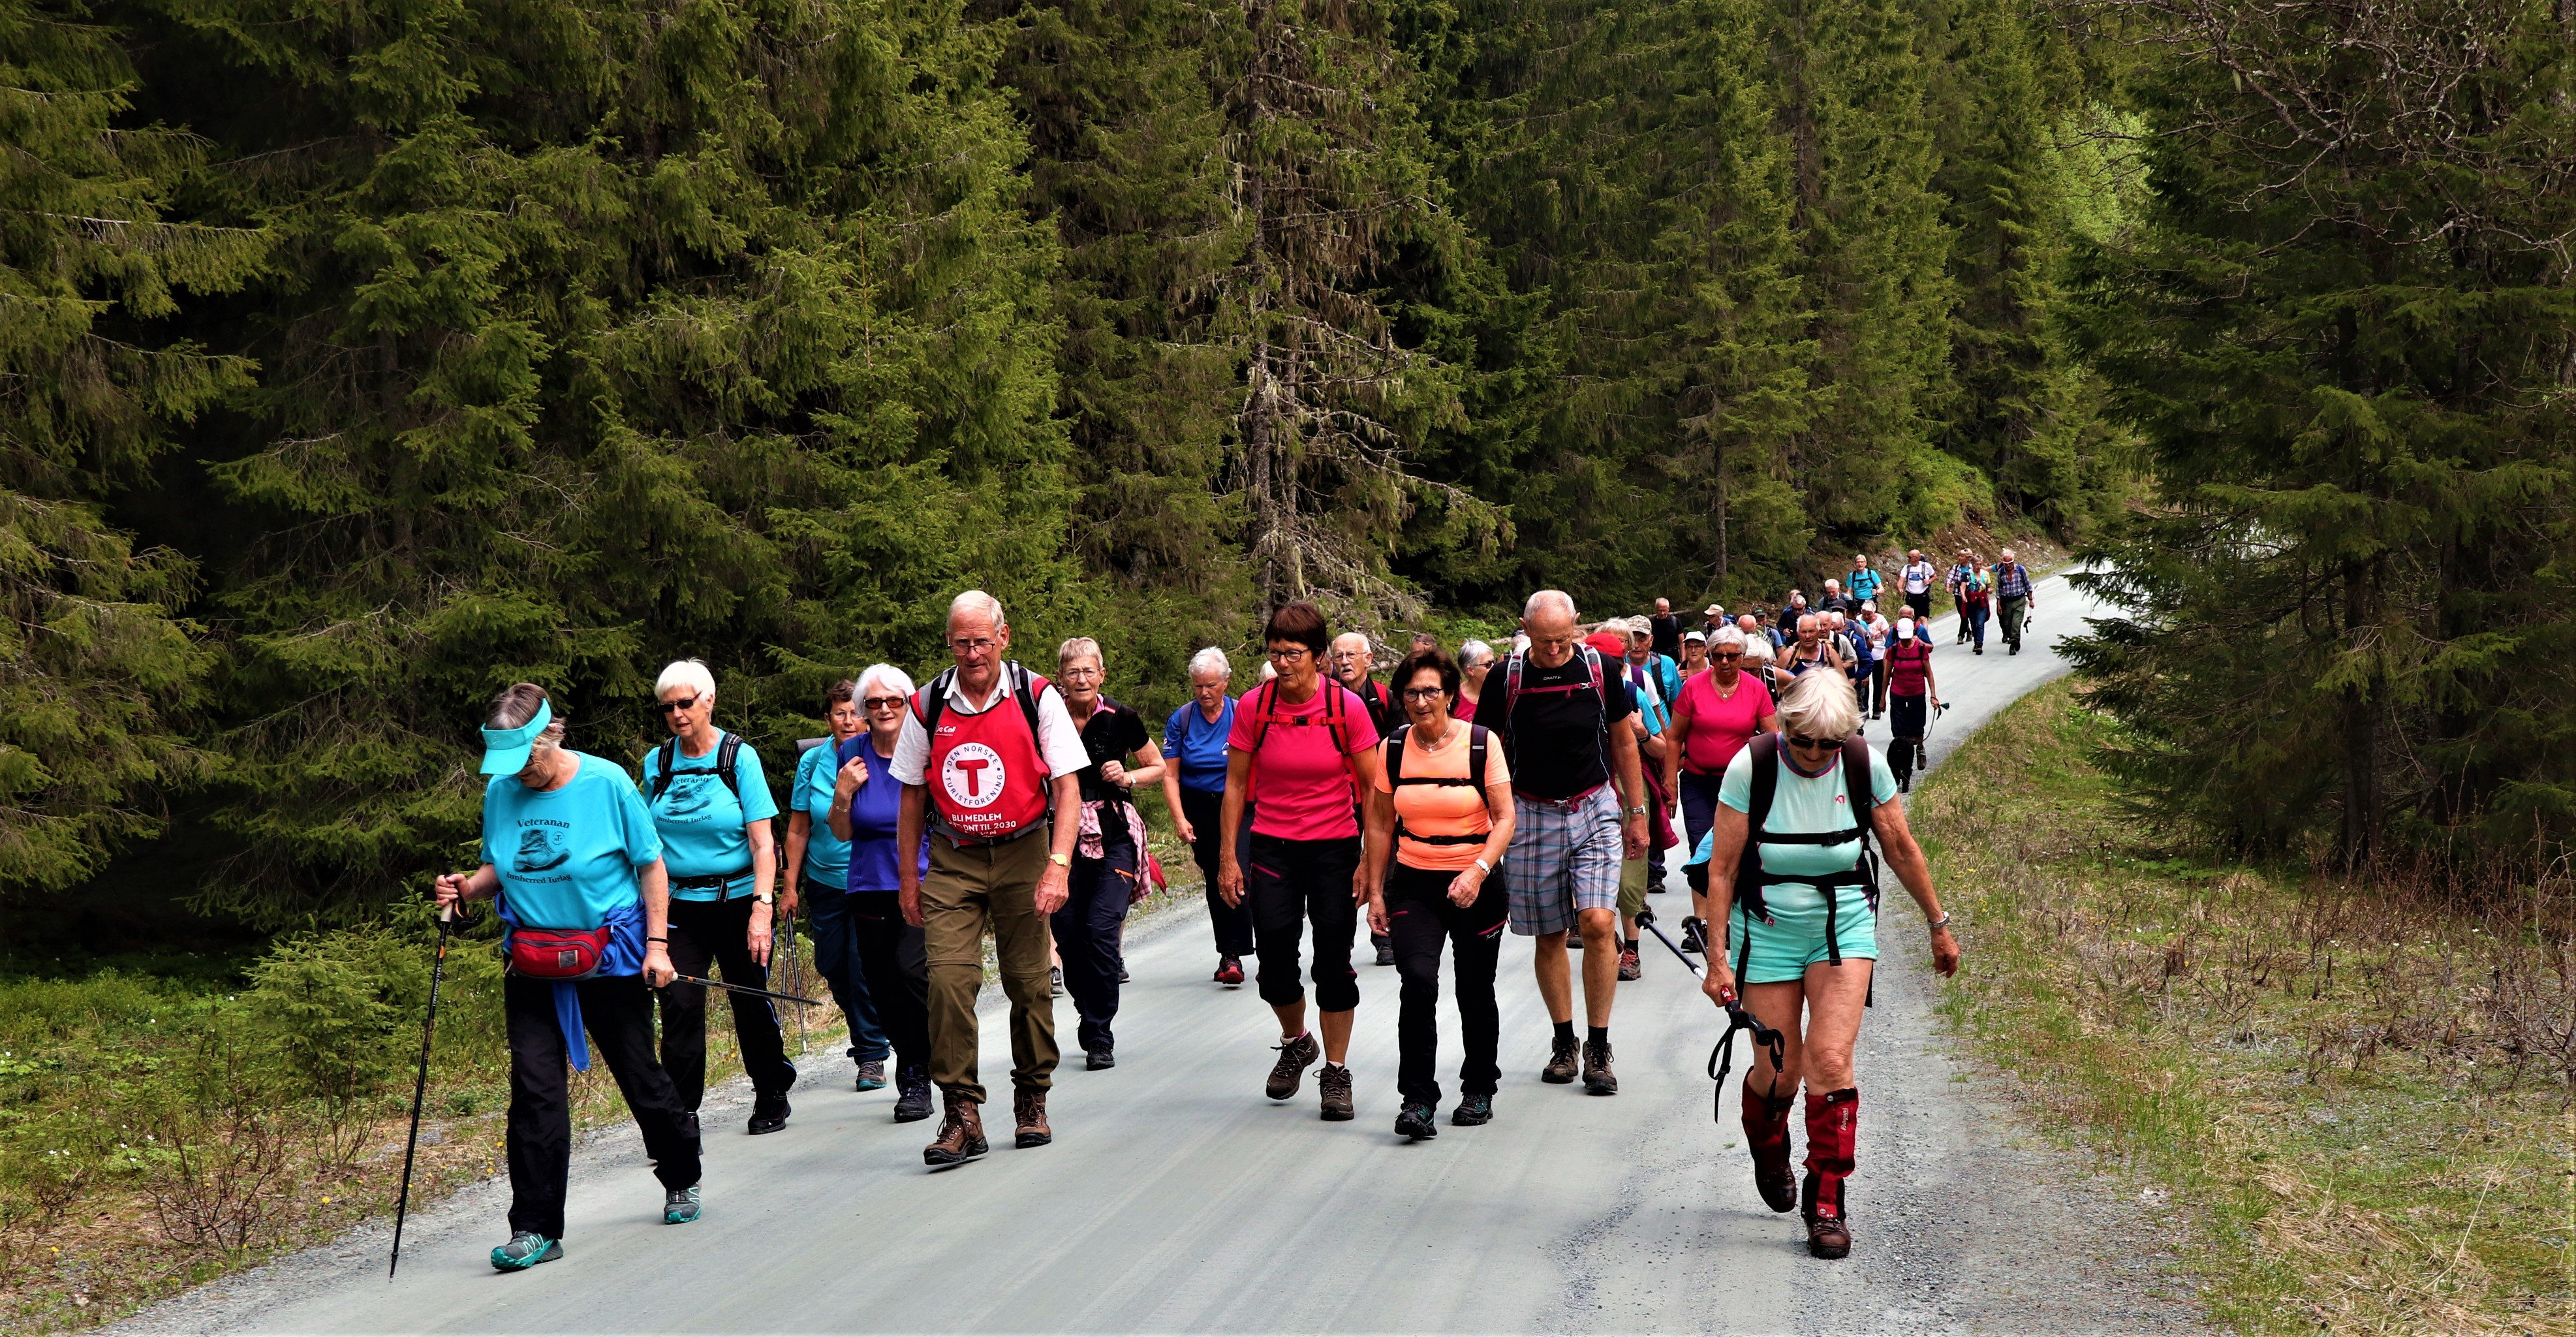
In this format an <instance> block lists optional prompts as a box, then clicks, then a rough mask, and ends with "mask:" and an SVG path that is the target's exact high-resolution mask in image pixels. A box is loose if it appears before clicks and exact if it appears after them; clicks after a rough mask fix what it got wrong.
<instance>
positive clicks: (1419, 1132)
mask: <svg viewBox="0 0 2576 1337" xmlns="http://www.w3.org/2000/svg"><path fill="white" fill-rule="evenodd" d="M1325 1071H1327V1072H1329V1071H1331V1069H1329V1068H1328V1069H1326V1070H1325ZM1328 1117H1329V1116H1328ZM1439 1117H1440V1111H1438V1110H1435V1109H1433V1108H1431V1107H1430V1106H1429V1105H1422V1104H1416V1103H1415V1102H1413V1101H1410V1100H1408V1101H1406V1102H1404V1108H1403V1109H1400V1110H1397V1111H1396V1112H1395V1135H1396V1136H1397V1137H1409V1138H1412V1139H1413V1140H1414V1141H1416V1142H1419V1141H1421V1140H1422V1139H1424V1138H1426V1137H1438V1136H1440V1122H1439Z"/></svg>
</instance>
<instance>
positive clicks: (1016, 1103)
mask: <svg viewBox="0 0 2576 1337" xmlns="http://www.w3.org/2000/svg"><path fill="white" fill-rule="evenodd" d="M1011 1122H1013V1123H1015V1124H1017V1125H1019V1127H1018V1129H1017V1130H1016V1132H1015V1133H1014V1134H1013V1136H1012V1139H1011V1144H1012V1145H1013V1146H1019V1147H1043V1146H1045V1145H1046V1144H1047V1143H1049V1142H1053V1141H1055V1130H1054V1129H1052V1128H1049V1127H1048V1126H1047V1117H1046V1092H1044V1091H1040V1090H1038V1089H1036V1088H1034V1087H1022V1088H1020V1089H1019V1090H1017V1091H1014V1092H1012V1093H1011Z"/></svg>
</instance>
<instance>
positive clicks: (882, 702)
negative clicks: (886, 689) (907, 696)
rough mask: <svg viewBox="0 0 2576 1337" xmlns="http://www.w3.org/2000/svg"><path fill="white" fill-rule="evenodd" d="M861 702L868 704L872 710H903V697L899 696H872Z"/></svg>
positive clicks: (861, 703) (864, 704)
mask: <svg viewBox="0 0 2576 1337" xmlns="http://www.w3.org/2000/svg"><path fill="white" fill-rule="evenodd" d="M859 704H860V705H863V706H866V707H867V708H868V709H870V710H901V709H903V698H902V697H899V696H872V697H869V698H868V699H867V700H865V701H862V702H860V703H859Z"/></svg>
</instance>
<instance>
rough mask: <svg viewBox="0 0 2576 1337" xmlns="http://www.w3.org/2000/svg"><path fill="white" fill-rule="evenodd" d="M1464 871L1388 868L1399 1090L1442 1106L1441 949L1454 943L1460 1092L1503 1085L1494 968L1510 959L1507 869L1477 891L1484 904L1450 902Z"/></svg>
mask: <svg viewBox="0 0 2576 1337" xmlns="http://www.w3.org/2000/svg"><path fill="white" fill-rule="evenodd" d="M1457 876H1458V875H1457V874H1456V873H1451V872H1442V871H1440V870H1438V869H1434V868H1413V867H1409V866H1407V865H1405V864H1402V863H1397V864H1395V865H1393V866H1391V867H1389V868H1388V869H1387V870H1386V926H1387V930H1388V936H1389V937H1391V938H1393V939H1395V970H1396V974H1397V976H1398V977H1399V978H1400V979H1402V981H1403V985H1402V992H1401V994H1399V995H1398V997H1399V1001H1400V1006H1399V1010H1398V1014H1397V1017H1396V1026H1395V1042H1396V1069H1395V1089H1396V1093H1397V1094H1399V1095H1401V1096H1402V1097H1404V1099H1405V1100H1406V1101H1408V1102H1412V1103H1418V1104H1423V1105H1436V1104H1438V1103H1440V1079H1439V1078H1438V1077H1437V1076H1435V1075H1434V1073H1435V1071H1436V1070H1437V1069H1438V1067H1439V1065H1440V947H1441V944H1442V943H1443V942H1446V943H1448V944H1450V946H1451V948H1452V949H1453V950H1452V952H1451V961H1452V969H1453V970H1454V971H1455V973H1456V975H1457V979H1458V1038H1459V1039H1460V1040H1462V1041H1464V1042H1465V1044H1466V1050H1467V1053H1466V1057H1465V1058H1464V1059H1463V1060H1461V1061H1460V1062H1459V1064H1458V1087H1459V1090H1460V1091H1461V1092H1462V1093H1463V1094H1466V1095H1470V1096H1490V1095H1492V1094H1493V1093H1494V1091H1495V1089H1496V1088H1497V1087H1499V1086H1500V1085H1501V1084H1502V1080H1503V1070H1502V1068H1501V1067H1500V1066H1499V1065H1498V1064H1497V1062H1496V1060H1495V1052H1496V1049H1497V1047H1498V1046H1499V1044H1500V1042H1501V1036H1502V1010H1501V1008H1500V1007H1499V1006H1498V1005H1497V1004H1496V1003H1495V1002H1494V967H1495V963H1496V962H1497V961H1499V960H1501V959H1502V954H1503V924H1504V921H1505V920H1506V919H1507V918H1508V917H1509V910H1510V898H1509V897H1508V896H1506V895H1504V894H1503V879H1502V876H1501V875H1500V873H1499V872H1497V874H1496V875H1495V876H1492V877H1489V878H1486V879H1485V885H1484V886H1482V887H1479V888H1477V891H1476V903H1475V904H1473V905H1468V906H1460V905H1458V904H1456V903H1454V902H1452V901H1451V900H1450V899H1449V884H1450V882H1451V881H1453V880H1454V879H1456V878H1457Z"/></svg>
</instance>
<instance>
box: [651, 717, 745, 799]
mask: <svg viewBox="0 0 2576 1337" xmlns="http://www.w3.org/2000/svg"><path fill="white" fill-rule="evenodd" d="M741 752H742V740H741V739H740V738H737V737H735V736H734V735H733V733H732V732H731V731H729V730H728V731H727V732H725V733H724V734H723V735H722V736H721V737H720V738H719V739H718V740H717V742H716V750H715V754H714V755H715V759H716V764H715V765H713V766H692V767H690V768H689V769H687V770H685V771H684V770H677V769H674V768H675V767H677V766H678V765H679V761H680V740H679V739H677V738H666V739H663V740H662V770H661V774H659V775H656V776H654V777H653V792H652V793H650V794H647V795H645V797H644V802H645V803H646V804H648V805H650V804H654V803H659V802H661V801H662V795H663V794H664V793H665V792H667V791H668V790H669V789H670V788H671V781H673V780H674V779H677V778H678V777H680V776H683V775H712V776H715V777H716V778H717V779H720V780H722V781H724V787H725V788H726V789H727V790H730V791H732V793H733V801H734V802H735V803H740V802H742V782H741V781H739V780H737V779H735V778H734V773H733V759H734V758H735V757H736V756H737V755H739V754H740V753H741Z"/></svg>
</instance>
